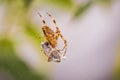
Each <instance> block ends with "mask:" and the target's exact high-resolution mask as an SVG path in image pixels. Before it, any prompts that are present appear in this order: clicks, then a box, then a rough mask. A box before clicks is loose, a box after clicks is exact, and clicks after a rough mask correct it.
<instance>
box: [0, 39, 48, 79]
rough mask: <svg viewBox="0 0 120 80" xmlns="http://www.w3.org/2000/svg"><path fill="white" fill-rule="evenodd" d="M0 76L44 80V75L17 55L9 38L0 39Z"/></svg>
mask: <svg viewBox="0 0 120 80" xmlns="http://www.w3.org/2000/svg"><path fill="white" fill-rule="evenodd" d="M6 73H7V74H6ZM2 75H4V76H2ZM1 76H2V77H3V78H7V80H46V76H45V75H43V74H42V73H41V74H36V73H35V72H34V71H33V70H31V69H30V68H29V67H28V66H27V65H26V64H25V63H24V62H23V61H22V60H21V59H20V58H19V57H18V56H17V54H16V52H15V50H14V45H13V42H12V41H10V40H9V39H1V40H0V79H1Z"/></svg>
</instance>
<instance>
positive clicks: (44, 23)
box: [38, 12, 46, 25]
mask: <svg viewBox="0 0 120 80" xmlns="http://www.w3.org/2000/svg"><path fill="white" fill-rule="evenodd" d="M38 15H39V16H40V18H41V20H42V22H43V25H46V22H45V20H44V18H43V17H42V15H41V14H40V13H39V12H38Z"/></svg>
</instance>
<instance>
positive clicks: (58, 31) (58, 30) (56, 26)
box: [47, 13, 60, 33]
mask: <svg viewBox="0 0 120 80" xmlns="http://www.w3.org/2000/svg"><path fill="white" fill-rule="evenodd" d="M47 14H48V16H49V17H50V18H51V20H52V21H53V23H54V25H55V28H56V33H60V29H59V28H58V25H57V23H56V21H55V19H54V17H53V16H52V15H51V14H49V13H47Z"/></svg>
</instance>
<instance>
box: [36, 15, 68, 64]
mask: <svg viewBox="0 0 120 80" xmlns="http://www.w3.org/2000/svg"><path fill="white" fill-rule="evenodd" d="M38 14H39V16H40V18H41V20H42V23H43V25H42V26H43V27H42V31H43V33H44V37H45V38H46V40H47V41H46V42H43V43H42V49H43V51H44V53H45V54H47V57H48V61H52V60H53V57H55V55H57V57H56V58H57V62H59V61H61V58H62V57H64V56H65V55H66V50H67V41H66V40H65V39H64V37H63V35H62V34H61V31H60V29H59V28H58V25H57V23H56V21H55V19H54V18H53V17H52V15H51V14H49V13H47V15H48V16H49V17H50V19H51V21H52V22H53V23H54V26H55V28H56V31H53V30H52V29H51V28H50V27H49V26H48V25H47V24H46V22H45V20H44V18H43V17H42V15H41V14H40V13H38ZM59 37H60V38H61V39H62V40H63V42H64V47H63V48H62V49H61V50H58V49H57V45H58V38H59ZM43 46H44V47H43ZM47 49H50V50H49V51H47ZM61 51H64V53H63V54H61ZM48 54H49V55H48ZM58 56H59V57H58Z"/></svg>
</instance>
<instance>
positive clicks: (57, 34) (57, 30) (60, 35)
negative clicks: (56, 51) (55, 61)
mask: <svg viewBox="0 0 120 80" xmlns="http://www.w3.org/2000/svg"><path fill="white" fill-rule="evenodd" d="M47 14H48V16H50V18H51V20H52V21H53V23H54V25H55V27H56V32H55V33H56V40H57V39H58V37H61V39H62V40H63V41H64V47H63V49H62V51H63V50H64V49H65V52H64V55H63V56H65V54H66V51H67V41H66V40H65V39H64V37H63V36H62V34H61V33H60V29H59V28H58V25H57V23H56V21H55V19H54V17H52V15H51V14H49V13H47Z"/></svg>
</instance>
